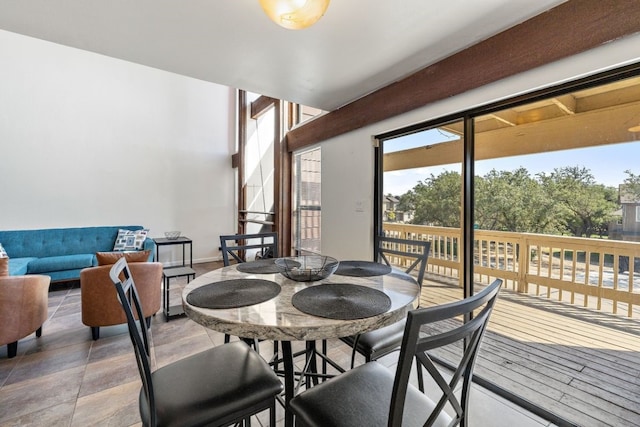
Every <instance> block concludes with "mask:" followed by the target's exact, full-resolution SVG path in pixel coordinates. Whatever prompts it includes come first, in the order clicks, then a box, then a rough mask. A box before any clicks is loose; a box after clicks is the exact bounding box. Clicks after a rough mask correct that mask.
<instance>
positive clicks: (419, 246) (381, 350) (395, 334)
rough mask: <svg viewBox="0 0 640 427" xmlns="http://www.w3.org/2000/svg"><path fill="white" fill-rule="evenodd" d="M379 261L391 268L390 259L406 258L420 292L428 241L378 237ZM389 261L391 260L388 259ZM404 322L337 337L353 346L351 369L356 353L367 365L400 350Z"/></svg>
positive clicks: (427, 252) (427, 255)
mask: <svg viewBox="0 0 640 427" xmlns="http://www.w3.org/2000/svg"><path fill="white" fill-rule="evenodd" d="M375 245H376V253H377V258H378V262H384V263H385V264H387V265H388V266H391V264H392V263H391V260H393V258H392V257H393V256H395V257H401V258H402V259H405V260H406V259H409V260H410V264H409V266H408V267H407V268H406V269H405V272H406V273H411V272H412V271H414V270H415V271H416V273H417V276H416V281H417V282H418V285H419V286H420V289H422V281H423V279H424V272H425V269H426V267H427V260H428V259H429V250H430V249H431V242H425V241H419V240H407V239H397V238H394V237H386V236H377V237H376V240H375ZM390 258H391V260H390ZM404 323H405V321H404V320H401V321H400V322H396V323H394V324H392V325H389V326H386V327H384V328H380V329H376V330H374V331H370V332H365V333H363V334H360V335H355V336H350V337H344V338H340V339H341V340H342V341H343V342H344V343H346V344H347V345H349V346H350V347H352V349H353V350H352V352H351V368H353V367H354V365H355V358H356V353H360V354H361V355H363V356H364V358H365V361H366V362H370V361H372V360H377V359H379V358H381V357H383V356H386V355H387V354H390V353H392V352H394V351H396V350H399V349H400V343H401V342H402V334H403V333H404Z"/></svg>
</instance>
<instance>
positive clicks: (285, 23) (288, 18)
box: [259, 0, 329, 30]
mask: <svg viewBox="0 0 640 427" xmlns="http://www.w3.org/2000/svg"><path fill="white" fill-rule="evenodd" d="M259 1H260V5H261V6H262V8H263V9H264V11H265V13H266V14H267V16H268V17H269V18H271V20H272V21H273V22H275V23H276V24H278V25H280V26H281V27H284V28H287V29H289V30H301V29H303V28H307V27H310V26H311V25H313V24H315V23H316V22H318V20H319V19H320V18H322V15H324V13H325V12H326V11H327V7H329V0H259Z"/></svg>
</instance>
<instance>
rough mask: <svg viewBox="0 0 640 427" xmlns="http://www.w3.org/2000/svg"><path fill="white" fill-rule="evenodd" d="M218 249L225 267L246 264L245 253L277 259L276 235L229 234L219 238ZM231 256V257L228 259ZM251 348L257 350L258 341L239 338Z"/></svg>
mask: <svg viewBox="0 0 640 427" xmlns="http://www.w3.org/2000/svg"><path fill="white" fill-rule="evenodd" d="M220 248H221V250H222V262H223V264H224V266H225V267H227V266H229V265H231V260H234V261H235V262H236V263H243V262H246V259H247V251H252V250H257V251H256V253H255V256H256V258H257V259H267V258H277V257H278V254H279V252H278V233H276V232H266V233H252V234H229V235H221V236H220ZM229 256H231V257H229ZM240 339H241V340H243V341H245V342H246V343H247V344H249V345H251V346H252V347H253V348H255V349H256V351H257V350H259V345H258V340H257V339H251V338H242V337H241V338H240ZM230 341H231V336H230V335H229V334H225V335H224V342H225V343H228V342H230ZM273 352H274V359H275V360H277V358H278V343H277V342H274V343H273Z"/></svg>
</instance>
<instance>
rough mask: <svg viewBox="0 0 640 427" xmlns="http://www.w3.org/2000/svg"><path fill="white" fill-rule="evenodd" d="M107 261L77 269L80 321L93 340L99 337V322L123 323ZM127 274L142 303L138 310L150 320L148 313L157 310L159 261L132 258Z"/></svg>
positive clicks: (154, 312)
mask: <svg viewBox="0 0 640 427" xmlns="http://www.w3.org/2000/svg"><path fill="white" fill-rule="evenodd" d="M111 267H112V266H111V265H102V266H98V267H89V268H85V269H84V270H82V271H81V272H80V294H81V301H82V323H83V324H85V325H87V326H89V327H90V328H91V336H92V338H93V339H94V340H97V339H98V338H99V337H100V327H101V326H113V325H120V324H123V323H127V318H126V317H125V314H124V311H123V310H122V305H120V302H119V301H118V294H117V292H116V288H115V287H114V285H113V282H112V281H111V278H110V277H109V270H111ZM129 269H130V270H131V275H132V276H133V280H134V281H135V283H136V288H137V289H138V293H139V296H140V301H141V303H142V312H143V314H144V317H145V318H146V319H147V325H149V324H150V322H151V316H152V315H154V314H156V313H157V312H158V311H159V310H160V296H161V286H162V264H161V263H159V262H132V263H130V264H129Z"/></svg>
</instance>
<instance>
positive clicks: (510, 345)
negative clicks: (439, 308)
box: [422, 276, 640, 427]
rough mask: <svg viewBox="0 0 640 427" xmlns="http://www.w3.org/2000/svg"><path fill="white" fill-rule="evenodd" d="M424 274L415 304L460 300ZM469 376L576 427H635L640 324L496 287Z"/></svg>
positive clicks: (639, 404)
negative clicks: (496, 296) (418, 301)
mask: <svg viewBox="0 0 640 427" xmlns="http://www.w3.org/2000/svg"><path fill="white" fill-rule="evenodd" d="M443 282H446V279H445V280H441V279H439V278H438V277H437V276H430V277H429V278H427V279H426V280H425V282H424V287H423V293H422V306H429V305H433V304H441V303H444V302H448V301H453V300H456V299H459V298H460V297H461V294H462V291H461V289H459V288H457V287H456V286H453V285H452V284H450V283H449V284H447V283H443ZM475 372H476V375H478V376H481V377H483V378H485V379H487V380H490V381H492V382H494V383H496V384H498V385H499V386H500V387H503V388H504V389H506V390H509V391H511V392H513V393H516V394H517V395H519V396H521V397H522V398H525V399H527V400H529V401H531V402H532V403H534V404H535V405H537V406H540V407H543V408H545V409H546V410H548V411H550V412H553V413H555V414H557V415H559V416H561V417H562V418H565V419H567V420H569V421H571V422H572V423H575V424H576V425H579V426H585V427H587V426H616V427H618V426H640V321H638V320H634V319H628V318H624V317H620V316H614V315H609V314H604V313H599V312H596V311H593V310H589V309H585V308H582V307H576V306H571V305H568V304H565V303H560V302H554V301H549V300H547V299H545V298H543V297H533V296H527V295H520V294H517V293H515V292H514V291H511V290H508V289H503V290H502V291H501V293H500V298H499V301H498V303H497V304H496V307H495V309H494V312H493V315H492V318H491V321H490V325H489V329H488V332H487V334H486V335H485V339H484V342H483V344H482V348H481V350H480V354H479V357H478V361H477V364H476V370H475Z"/></svg>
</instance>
